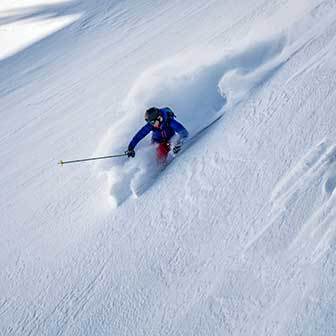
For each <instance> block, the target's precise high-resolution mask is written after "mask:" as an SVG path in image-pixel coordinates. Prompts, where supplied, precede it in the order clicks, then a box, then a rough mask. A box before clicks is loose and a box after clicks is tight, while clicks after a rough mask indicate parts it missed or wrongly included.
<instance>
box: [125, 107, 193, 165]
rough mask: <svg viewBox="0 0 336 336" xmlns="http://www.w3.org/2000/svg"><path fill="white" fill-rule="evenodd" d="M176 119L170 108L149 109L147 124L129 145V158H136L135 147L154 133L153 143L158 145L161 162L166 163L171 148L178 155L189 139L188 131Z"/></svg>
mask: <svg viewBox="0 0 336 336" xmlns="http://www.w3.org/2000/svg"><path fill="white" fill-rule="evenodd" d="M174 118H175V114H174V112H173V111H172V110H171V109H170V108H169V107H165V108H157V107H151V108H149V109H148V110H147V111H146V113H145V120H146V122H147V124H146V125H145V126H143V127H142V128H141V129H140V130H139V131H138V132H137V133H136V134H135V136H134V137H133V139H132V140H131V142H130V143H129V145H128V150H127V155H128V157H134V156H135V151H134V148H135V146H136V145H137V144H138V142H139V141H141V140H142V139H143V138H144V137H145V136H146V135H147V134H149V133H150V132H152V143H154V144H156V155H157V158H158V160H159V162H165V160H166V158H167V155H168V153H169V151H170V150H171V148H172V149H173V152H174V154H176V153H178V152H179V151H180V150H181V147H182V145H183V141H184V139H186V138H187V137H188V131H187V130H186V129H185V128H184V126H183V125H182V124H180V123H179V122H178V121H176V120H175V119H174ZM176 133H177V134H176Z"/></svg>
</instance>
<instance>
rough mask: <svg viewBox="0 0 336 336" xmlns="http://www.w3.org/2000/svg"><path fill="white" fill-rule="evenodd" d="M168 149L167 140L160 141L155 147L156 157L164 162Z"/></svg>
mask: <svg viewBox="0 0 336 336" xmlns="http://www.w3.org/2000/svg"><path fill="white" fill-rule="evenodd" d="M169 151H170V145H169V143H167V142H163V143H160V144H159V145H158V146H157V147H156V157H157V159H158V161H159V162H162V163H163V162H165V161H166V159H167V156H168V153H169Z"/></svg>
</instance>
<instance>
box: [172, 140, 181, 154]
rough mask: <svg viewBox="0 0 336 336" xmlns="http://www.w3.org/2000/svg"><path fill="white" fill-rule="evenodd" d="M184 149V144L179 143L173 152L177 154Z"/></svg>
mask: <svg viewBox="0 0 336 336" xmlns="http://www.w3.org/2000/svg"><path fill="white" fill-rule="evenodd" d="M181 148H182V142H178V143H177V144H175V145H174V147H173V152H174V154H177V153H178V152H179V151H180V150H181Z"/></svg>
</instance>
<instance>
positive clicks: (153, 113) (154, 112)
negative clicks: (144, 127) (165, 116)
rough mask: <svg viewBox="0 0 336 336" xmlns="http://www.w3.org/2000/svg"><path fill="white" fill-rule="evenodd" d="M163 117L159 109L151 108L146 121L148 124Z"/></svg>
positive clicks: (146, 114)
mask: <svg viewBox="0 0 336 336" xmlns="http://www.w3.org/2000/svg"><path fill="white" fill-rule="evenodd" d="M160 115H161V111H160V109H159V108H157V107H151V108H149V109H148V110H147V111H146V113H145V120H146V121H147V122H151V121H155V120H156V119H157V118H158V117H159V116H160Z"/></svg>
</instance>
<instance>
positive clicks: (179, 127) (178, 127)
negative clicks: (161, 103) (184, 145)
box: [170, 119, 189, 139]
mask: <svg viewBox="0 0 336 336" xmlns="http://www.w3.org/2000/svg"><path fill="white" fill-rule="evenodd" d="M170 127H171V128H172V129H173V130H174V131H175V132H177V133H178V134H179V136H180V138H181V139H185V138H187V137H188V136H189V133H188V131H187V130H186V129H185V127H184V126H183V125H182V124H181V123H179V122H178V121H176V120H175V119H172V120H171V122H170Z"/></svg>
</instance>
